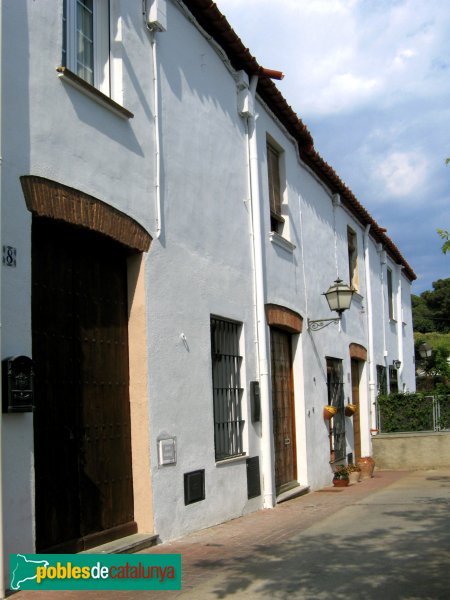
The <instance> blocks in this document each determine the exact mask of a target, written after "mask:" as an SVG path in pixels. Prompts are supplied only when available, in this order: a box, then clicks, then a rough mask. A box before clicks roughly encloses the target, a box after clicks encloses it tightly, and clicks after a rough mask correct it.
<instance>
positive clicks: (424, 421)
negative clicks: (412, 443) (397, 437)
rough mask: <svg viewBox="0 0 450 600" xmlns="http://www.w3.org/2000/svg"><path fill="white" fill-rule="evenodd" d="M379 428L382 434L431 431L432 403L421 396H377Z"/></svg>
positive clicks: (409, 394)
mask: <svg viewBox="0 0 450 600" xmlns="http://www.w3.org/2000/svg"><path fill="white" fill-rule="evenodd" d="M378 410H379V419H380V421H379V427H380V431H382V432H383V433H393V432H400V431H433V429H434V424H433V401H432V399H431V398H429V397H428V398H427V397H426V396H424V395H423V394H412V393H398V394H388V395H386V396H378Z"/></svg>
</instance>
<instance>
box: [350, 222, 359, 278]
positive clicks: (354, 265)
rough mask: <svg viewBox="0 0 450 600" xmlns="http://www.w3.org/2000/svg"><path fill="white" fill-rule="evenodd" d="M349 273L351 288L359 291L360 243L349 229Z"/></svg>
mask: <svg viewBox="0 0 450 600" xmlns="http://www.w3.org/2000/svg"><path fill="white" fill-rule="evenodd" d="M347 245H348V271H349V280H350V287H351V288H352V289H354V290H358V283H359V282H358V242H357V238H356V233H355V232H354V231H353V229H351V228H350V227H347Z"/></svg>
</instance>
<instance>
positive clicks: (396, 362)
mask: <svg viewBox="0 0 450 600" xmlns="http://www.w3.org/2000/svg"><path fill="white" fill-rule="evenodd" d="M392 366H393V367H394V369H397V371H398V370H399V369H400V367H401V366H402V361H401V360H393V361H392Z"/></svg>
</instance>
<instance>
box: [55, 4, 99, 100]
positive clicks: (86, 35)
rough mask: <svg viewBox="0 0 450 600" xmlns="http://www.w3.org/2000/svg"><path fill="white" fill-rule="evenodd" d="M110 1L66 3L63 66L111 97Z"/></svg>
mask: <svg viewBox="0 0 450 600" xmlns="http://www.w3.org/2000/svg"><path fill="white" fill-rule="evenodd" d="M109 55H110V35H109V0H65V1H64V14H63V52H62V61H63V66H65V67H67V68H68V69H70V70H71V71H72V72H73V73H75V74H76V75H78V77H80V78H81V79H83V80H84V81H86V82H87V83H89V84H90V85H92V86H94V87H96V88H97V89H98V90H100V91H101V92H102V93H103V94H106V95H107V96H109V95H110V88H111V86H110V58H109Z"/></svg>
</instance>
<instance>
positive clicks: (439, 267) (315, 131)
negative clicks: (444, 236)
mask: <svg viewBox="0 0 450 600" xmlns="http://www.w3.org/2000/svg"><path fill="white" fill-rule="evenodd" d="M216 3H217V5H218V7H219V9H220V10H221V11H222V13H223V14H224V15H225V16H226V17H227V19H228V21H229V22H230V24H231V26H232V27H233V29H234V30H235V31H236V33H237V34H238V35H239V36H240V37H241V39H242V41H243V43H244V45H245V46H246V47H248V48H249V49H250V52H251V53H252V54H253V55H254V56H255V57H256V59H257V60H258V62H259V64H261V65H262V66H264V67H267V68H271V69H277V70H280V71H283V72H284V74H285V78H284V80H283V81H280V82H276V85H277V87H278V88H279V89H280V91H281V92H282V94H283V95H284V97H285V98H286V100H287V102H288V103H289V104H290V105H291V106H292V108H293V109H294V110H295V112H296V113H297V114H298V115H299V117H300V118H301V119H302V120H303V121H304V122H305V124H306V125H307V127H308V128H309V130H310V132H311V134H312V136H313V138H314V143H315V147H316V150H317V151H318V152H319V153H320V154H321V156H322V157H323V158H324V159H325V160H326V161H327V162H328V163H329V164H330V165H331V166H332V167H333V168H334V169H335V171H336V172H337V173H338V175H339V176H340V177H341V178H342V179H343V181H344V182H345V183H346V184H347V186H348V187H350V189H351V190H352V191H353V192H354V194H355V195H356V196H357V198H358V199H359V200H360V202H361V203H362V204H363V205H364V206H365V207H366V208H367V210H368V211H369V212H370V214H371V215H372V216H373V217H374V219H375V220H376V221H377V222H378V223H379V225H381V226H382V227H386V228H387V234H388V235H389V236H390V237H391V239H392V240H393V241H394V243H395V244H396V245H397V246H398V248H399V249H400V251H401V253H402V254H403V256H404V257H405V258H406V260H407V261H408V262H409V264H410V265H411V267H412V268H413V269H414V271H415V272H416V274H417V277H418V279H417V281H416V282H415V283H414V285H413V293H415V294H420V293H421V292H422V291H424V290H427V289H431V288H432V282H433V281H436V280H437V279H443V278H447V277H450V256H449V255H448V254H447V255H443V254H442V252H441V250H440V248H441V241H440V238H439V237H438V235H437V233H436V229H437V228H442V229H450V165H448V166H447V167H446V166H445V159H446V157H450V1H449V0H276V1H275V2H274V1H273V0H217V2H216Z"/></svg>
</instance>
